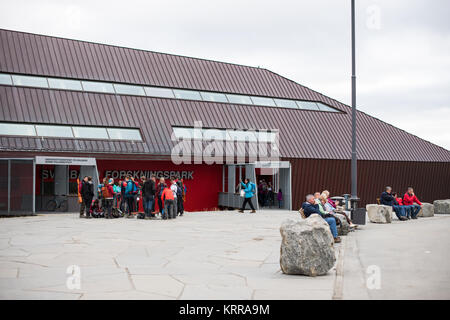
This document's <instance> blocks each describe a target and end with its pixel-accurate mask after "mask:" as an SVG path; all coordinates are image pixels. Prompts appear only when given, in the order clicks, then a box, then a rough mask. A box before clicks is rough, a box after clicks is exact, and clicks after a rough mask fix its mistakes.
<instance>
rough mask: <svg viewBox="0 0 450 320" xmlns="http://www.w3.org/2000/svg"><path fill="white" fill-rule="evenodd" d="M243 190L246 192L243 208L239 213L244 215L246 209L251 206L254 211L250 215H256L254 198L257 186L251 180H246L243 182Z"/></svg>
mask: <svg viewBox="0 0 450 320" xmlns="http://www.w3.org/2000/svg"><path fill="white" fill-rule="evenodd" d="M241 187H242V190H244V202H243V203H242V208H241V210H239V212H241V213H243V212H244V210H245V207H246V205H247V203H248V204H250V208H251V209H252V211H251V212H250V213H256V210H255V207H253V203H252V198H253V196H254V195H255V193H256V185H255V184H254V183H253V182H251V181H250V179H248V178H246V179H245V180H244V181H243V182H241Z"/></svg>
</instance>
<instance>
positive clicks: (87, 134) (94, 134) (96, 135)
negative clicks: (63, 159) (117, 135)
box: [72, 127, 108, 139]
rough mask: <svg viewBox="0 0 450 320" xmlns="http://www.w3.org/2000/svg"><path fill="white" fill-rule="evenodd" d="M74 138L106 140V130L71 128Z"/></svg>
mask: <svg viewBox="0 0 450 320" xmlns="http://www.w3.org/2000/svg"><path fill="white" fill-rule="evenodd" d="M72 128H73V133H74V134H75V138H84V139H108V133H107V132H106V128H93V127H72Z"/></svg>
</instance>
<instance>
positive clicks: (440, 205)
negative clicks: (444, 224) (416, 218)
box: [433, 199, 450, 214]
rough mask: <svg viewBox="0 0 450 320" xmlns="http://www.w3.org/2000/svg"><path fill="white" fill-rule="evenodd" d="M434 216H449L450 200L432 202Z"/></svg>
mask: <svg viewBox="0 0 450 320" xmlns="http://www.w3.org/2000/svg"><path fill="white" fill-rule="evenodd" d="M433 205H434V213H435V214H450V199H448V200H436V201H434V202H433Z"/></svg>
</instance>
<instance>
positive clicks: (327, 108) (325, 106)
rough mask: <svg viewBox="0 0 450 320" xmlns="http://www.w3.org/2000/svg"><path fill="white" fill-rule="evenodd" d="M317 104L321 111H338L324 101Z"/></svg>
mask: <svg viewBox="0 0 450 320" xmlns="http://www.w3.org/2000/svg"><path fill="white" fill-rule="evenodd" d="M317 105H318V106H319V110H320V111H328V112H338V111H337V110H336V109H334V108H332V107H329V106H327V105H325V104H323V103H320V102H318V103H317Z"/></svg>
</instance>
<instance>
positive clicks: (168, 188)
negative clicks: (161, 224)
mask: <svg viewBox="0 0 450 320" xmlns="http://www.w3.org/2000/svg"><path fill="white" fill-rule="evenodd" d="M186 191H187V188H186V185H185V184H184V183H183V179H176V178H174V177H171V178H170V181H169V183H167V184H166V181H165V179H164V178H160V179H159V182H157V180H156V176H155V175H152V176H151V178H150V179H147V178H146V177H145V176H142V177H141V179H140V181H137V180H136V179H135V178H134V177H133V176H132V175H127V176H126V177H125V178H124V180H118V181H114V179H113V178H110V177H105V178H104V179H103V181H102V183H101V184H99V185H98V186H97V199H95V200H93V199H94V187H93V182H92V177H89V176H86V177H84V178H83V180H82V181H81V182H80V183H79V188H78V197H79V202H80V218H91V217H105V218H106V219H111V218H113V217H118V216H125V217H127V218H129V217H133V216H134V215H133V214H134V213H138V214H137V217H138V218H141V219H154V218H156V216H157V215H158V214H160V215H161V218H162V219H163V220H166V219H175V218H176V217H177V216H182V215H183V214H184V202H185V200H186ZM140 203H142V208H143V212H139V211H140V209H139V208H140ZM156 203H157V204H158V211H156Z"/></svg>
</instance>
